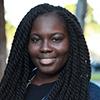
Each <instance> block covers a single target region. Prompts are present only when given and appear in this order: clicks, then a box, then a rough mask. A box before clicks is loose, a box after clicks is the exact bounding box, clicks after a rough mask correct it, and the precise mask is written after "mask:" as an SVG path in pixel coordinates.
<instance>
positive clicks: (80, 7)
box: [76, 0, 87, 29]
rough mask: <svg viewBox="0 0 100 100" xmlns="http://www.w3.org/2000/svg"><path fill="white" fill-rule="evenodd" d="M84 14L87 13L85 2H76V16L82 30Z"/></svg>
mask: <svg viewBox="0 0 100 100" xmlns="http://www.w3.org/2000/svg"><path fill="white" fill-rule="evenodd" d="M86 13H87V0H78V3H77V7H76V16H77V18H78V20H79V22H80V24H81V27H82V28H83V29H84V23H85V16H86Z"/></svg>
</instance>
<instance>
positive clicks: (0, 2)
mask: <svg viewBox="0 0 100 100" xmlns="http://www.w3.org/2000/svg"><path fill="white" fill-rule="evenodd" d="M5 66H6V36H5V19H4V0H0V80H1V78H2V76H3V72H4V69H5Z"/></svg>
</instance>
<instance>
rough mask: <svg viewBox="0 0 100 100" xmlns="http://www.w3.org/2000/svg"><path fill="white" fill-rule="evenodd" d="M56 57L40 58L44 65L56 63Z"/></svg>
mask: <svg viewBox="0 0 100 100" xmlns="http://www.w3.org/2000/svg"><path fill="white" fill-rule="evenodd" d="M55 60H56V58H45V59H40V63H41V64H43V65H49V64H52V63H54V62H55Z"/></svg>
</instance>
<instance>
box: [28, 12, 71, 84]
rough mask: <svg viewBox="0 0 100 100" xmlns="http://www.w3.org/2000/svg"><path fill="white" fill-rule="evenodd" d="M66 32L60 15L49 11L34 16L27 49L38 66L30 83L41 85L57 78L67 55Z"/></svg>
mask: <svg viewBox="0 0 100 100" xmlns="http://www.w3.org/2000/svg"><path fill="white" fill-rule="evenodd" d="M68 48H69V41H68V33H67V31H66V30H65V26H64V23H63V21H62V20H61V18H60V17H58V16H57V15H56V14H53V13H50V14H45V15H41V16H39V17H37V18H36V20H35V21H34V23H33V25H32V30H31V34H30V39H29V44H28V51H29V54H30V56H31V59H32V61H33V64H34V65H35V66H36V67H37V68H38V72H37V75H36V77H35V78H34V79H33V81H32V83H33V84H36V85H42V84H45V83H50V82H53V81H55V80H57V78H58V74H59V72H60V70H61V69H62V68H63V66H64V64H65V62H66V60H67V56H68Z"/></svg>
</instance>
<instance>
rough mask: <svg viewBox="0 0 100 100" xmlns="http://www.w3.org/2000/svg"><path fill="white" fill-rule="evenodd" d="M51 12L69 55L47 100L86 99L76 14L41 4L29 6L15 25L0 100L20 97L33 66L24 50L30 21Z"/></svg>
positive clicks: (83, 48) (85, 59) (86, 71)
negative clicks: (58, 20) (66, 39)
mask: <svg viewBox="0 0 100 100" xmlns="http://www.w3.org/2000/svg"><path fill="white" fill-rule="evenodd" d="M50 12H55V14H56V15H57V16H58V17H59V18H61V20H63V22H64V24H65V26H66V29H67V31H68V33H69V41H70V49H69V50H70V51H69V58H68V60H67V62H66V64H65V66H64V68H63V70H62V71H61V72H60V74H59V79H58V80H57V81H56V83H55V85H54V86H53V88H52V90H51V91H50V93H49V94H48V96H47V98H48V100H88V84H89V80H90V73H91V70H90V58H89V53H88V48H87V45H86V42H85V39H84V36H83V32H82V29H81V27H80V24H79V22H78V21H77V19H76V17H75V16H74V15H73V14H71V13H70V12H69V11H68V10H66V9H64V8H62V7H59V6H57V7H54V6H52V5H49V4H42V5H38V6H36V7H34V8H32V9H31V10H30V11H29V12H28V13H27V14H26V16H25V17H24V18H23V19H22V21H21V23H20V24H19V26H18V28H17V30H16V33H15V37H14V40H13V44H12V49H11V53H10V56H9V60H8V64H7V67H6V70H5V73H4V77H3V79H2V81H1V83H0V100H24V99H23V98H24V93H25V89H26V86H27V83H28V79H29V76H30V73H31V71H32V69H33V68H34V65H33V64H32V62H31V60H30V57H29V54H28V52H27V45H28V39H29V35H30V32H31V28H32V23H33V22H34V20H35V19H36V18H37V17H38V16H39V15H43V14H45V13H50Z"/></svg>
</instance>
